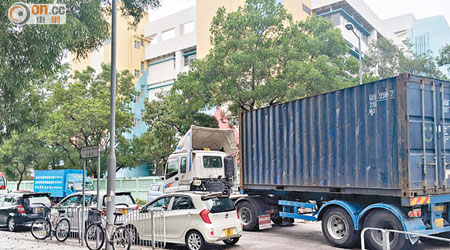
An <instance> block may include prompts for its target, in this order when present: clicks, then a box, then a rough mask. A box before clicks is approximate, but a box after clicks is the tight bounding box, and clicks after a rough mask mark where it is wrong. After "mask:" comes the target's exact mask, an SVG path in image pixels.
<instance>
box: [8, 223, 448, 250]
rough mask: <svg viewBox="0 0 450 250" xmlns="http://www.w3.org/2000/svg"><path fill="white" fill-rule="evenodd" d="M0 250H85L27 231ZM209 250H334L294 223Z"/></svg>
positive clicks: (308, 226)
mask: <svg viewBox="0 0 450 250" xmlns="http://www.w3.org/2000/svg"><path fill="white" fill-rule="evenodd" d="M0 249H2V250H3V249H4V250H30V249H39V250H79V249H87V248H82V247H80V245H79V243H78V241H77V240H73V239H69V240H67V241H66V242H64V243H58V242H57V241H56V240H45V241H37V240H35V239H34V238H33V237H32V236H31V233H30V232H18V233H10V232H7V231H0ZM132 249H133V250H149V249H150V248H147V247H139V246H133V247H132ZM167 249H175V250H181V249H184V247H183V246H180V245H178V246H177V245H168V246H167ZM211 249H230V250H231V249H232V250H242V249H260V250H274V249H275V250H298V249H305V250H306V249H308V250H309V249H313V250H328V249H330V250H336V249H339V248H334V247H331V246H330V245H329V244H328V243H327V242H326V240H325V239H324V238H323V236H322V232H321V230H320V223H317V222H307V223H302V222H297V223H294V225H293V226H290V227H273V228H272V229H268V230H266V231H264V232H244V235H243V237H242V238H241V240H240V241H239V242H238V244H237V245H236V246H233V247H228V246H225V245H224V244H214V245H213V246H212V248H211ZM434 249H450V247H443V248H435V247H430V246H426V245H424V244H418V245H416V246H415V247H414V250H434Z"/></svg>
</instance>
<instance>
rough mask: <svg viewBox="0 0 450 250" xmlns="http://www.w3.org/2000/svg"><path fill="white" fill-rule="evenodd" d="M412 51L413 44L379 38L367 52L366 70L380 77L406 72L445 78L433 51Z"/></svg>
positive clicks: (365, 58)
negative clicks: (398, 43) (422, 52)
mask: <svg viewBox="0 0 450 250" xmlns="http://www.w3.org/2000/svg"><path fill="white" fill-rule="evenodd" d="M411 51H412V50H411V44H406V45H405V46H399V45H395V44H394V43H393V42H392V41H389V40H387V39H385V38H380V39H377V40H376V41H374V42H373V43H371V44H370V46H369V50H368V51H367V53H365V57H364V60H363V62H364V71H365V72H371V73H369V74H372V75H373V76H378V77H379V78H389V77H393V76H396V75H398V74H400V73H404V72H407V73H412V74H416V75H421V76H426V77H434V78H439V79H444V78H445V76H444V75H443V74H442V72H441V71H440V70H439V68H438V65H437V63H436V60H435V59H434V58H433V56H432V55H431V53H426V54H421V55H418V54H415V53H412V52H411Z"/></svg>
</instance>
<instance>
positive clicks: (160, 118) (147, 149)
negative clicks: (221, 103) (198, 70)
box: [133, 75, 218, 172]
mask: <svg viewBox="0 0 450 250" xmlns="http://www.w3.org/2000/svg"><path fill="white" fill-rule="evenodd" d="M186 77H188V76H186V75H184V76H180V78H179V79H178V80H177V83H178V84H183V83H186V82H185V79H186ZM191 87H192V88H194V89H195V86H192V85H191ZM176 91H177V89H176V88H173V89H171V91H170V92H169V93H161V94H160V95H159V98H160V99H158V100H152V101H150V102H147V103H146V108H145V110H146V112H145V114H144V117H143V121H145V123H146V124H147V126H148V128H147V131H146V132H145V133H144V134H143V135H142V136H141V138H136V139H135V140H134V143H133V149H134V153H135V156H136V157H137V159H139V160H141V161H145V162H148V163H150V164H152V165H153V166H155V167H156V168H157V170H158V171H159V172H160V171H161V169H162V167H163V166H164V165H165V163H166V160H167V157H168V156H169V155H170V154H171V153H172V152H173V151H174V150H175V148H176V143H177V142H178V138H179V137H180V136H183V135H184V134H185V133H186V132H187V131H188V130H189V129H190V127H191V125H197V126H204V127H213V128H215V127H217V126H218V124H217V121H216V119H215V118H214V117H212V116H211V115H208V114H205V113H204V112H205V110H204V109H203V107H204V106H205V103H206V102H205V100H203V99H202V95H201V94H200V93H199V92H197V91H199V89H195V91H194V92H190V93H188V92H185V95H189V98H188V99H189V100H186V99H185V95H183V96H182V95H175V94H171V93H173V92H176Z"/></svg>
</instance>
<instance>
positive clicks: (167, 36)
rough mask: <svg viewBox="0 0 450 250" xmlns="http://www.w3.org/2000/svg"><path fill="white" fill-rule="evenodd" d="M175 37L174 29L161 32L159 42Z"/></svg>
mask: <svg viewBox="0 0 450 250" xmlns="http://www.w3.org/2000/svg"><path fill="white" fill-rule="evenodd" d="M174 37H175V29H174V28H172V29H170V30H166V31H163V32H162V34H161V40H163V41H166V40H169V39H172V38H174Z"/></svg>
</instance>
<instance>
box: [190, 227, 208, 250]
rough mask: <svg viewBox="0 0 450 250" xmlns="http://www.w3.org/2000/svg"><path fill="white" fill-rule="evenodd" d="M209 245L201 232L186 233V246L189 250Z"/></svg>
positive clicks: (196, 249) (201, 249) (199, 249)
mask: <svg viewBox="0 0 450 250" xmlns="http://www.w3.org/2000/svg"><path fill="white" fill-rule="evenodd" d="M207 247H208V246H207V244H206V242H205V240H204V239H203V236H202V234H201V233H199V232H197V231H191V232H189V233H188V234H187V235H186V248H187V249H188V250H204V249H207Z"/></svg>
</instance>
